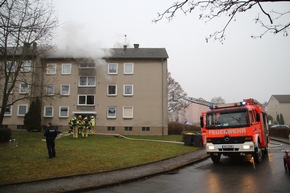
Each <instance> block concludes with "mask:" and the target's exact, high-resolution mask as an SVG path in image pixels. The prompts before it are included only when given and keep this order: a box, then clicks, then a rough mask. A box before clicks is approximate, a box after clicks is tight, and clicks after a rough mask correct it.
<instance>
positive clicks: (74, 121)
mask: <svg viewBox="0 0 290 193" xmlns="http://www.w3.org/2000/svg"><path fill="white" fill-rule="evenodd" d="M70 124H71V126H72V129H73V138H74V139H77V138H78V126H77V118H76V117H73V118H72V119H71V121H70Z"/></svg>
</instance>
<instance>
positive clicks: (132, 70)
mask: <svg viewBox="0 0 290 193" xmlns="http://www.w3.org/2000/svg"><path fill="white" fill-rule="evenodd" d="M128 65H131V67H130V72H127V71H126V69H127V68H126V66H128ZM124 74H129V75H130V74H134V63H124Z"/></svg>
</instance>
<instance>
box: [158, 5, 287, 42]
mask: <svg viewBox="0 0 290 193" xmlns="http://www.w3.org/2000/svg"><path fill="white" fill-rule="evenodd" d="M278 2H290V0H183V1H181V2H176V3H174V4H173V5H171V6H170V7H168V8H167V9H166V10H165V11H164V12H162V13H158V16H157V18H156V19H155V20H153V21H154V22H158V21H160V20H162V19H163V18H166V19H168V20H172V19H173V17H174V16H175V15H176V13H177V12H178V11H181V12H183V13H184V14H187V13H191V12H194V11H195V12H197V11H198V10H200V11H201V13H200V14H199V19H202V20H206V22H207V21H211V20H213V19H215V18H218V17H221V16H224V17H228V19H227V22H226V23H225V24H224V26H223V27H222V28H221V29H220V30H217V31H216V32H214V33H212V34H210V35H209V37H207V38H206V42H208V40H209V39H211V38H214V39H217V40H220V41H221V42H222V41H223V40H224V39H225V32H226V29H227V27H228V26H229V24H230V23H231V22H232V21H234V20H235V17H236V15H238V14H242V13H245V12H247V11H249V10H253V8H258V11H259V13H258V15H257V17H256V18H255V19H254V20H255V22H256V23H258V24H260V25H261V26H262V28H263V29H264V31H263V32H262V34H260V35H258V36H252V37H253V38H257V37H263V36H264V35H265V34H267V33H268V32H270V33H274V34H277V33H281V32H282V33H283V35H284V36H288V30H289V27H290V19H289V13H290V10H289V11H286V12H278V11H275V10H266V8H265V6H264V4H265V3H278ZM261 15H264V16H265V17H266V18H267V19H268V22H265V21H263V20H262V19H261Z"/></svg>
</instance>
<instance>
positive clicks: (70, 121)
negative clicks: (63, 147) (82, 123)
mask: <svg viewBox="0 0 290 193" xmlns="http://www.w3.org/2000/svg"><path fill="white" fill-rule="evenodd" d="M74 119H75V117H72V118H71V119H70V120H69V122H68V125H69V131H68V133H71V132H73V120H74Z"/></svg>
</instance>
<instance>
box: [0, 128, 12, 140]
mask: <svg viewBox="0 0 290 193" xmlns="http://www.w3.org/2000/svg"><path fill="white" fill-rule="evenodd" d="M11 135H12V131H11V129H8V128H5V129H0V143H6V142H8V141H9V139H10V138H11Z"/></svg>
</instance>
